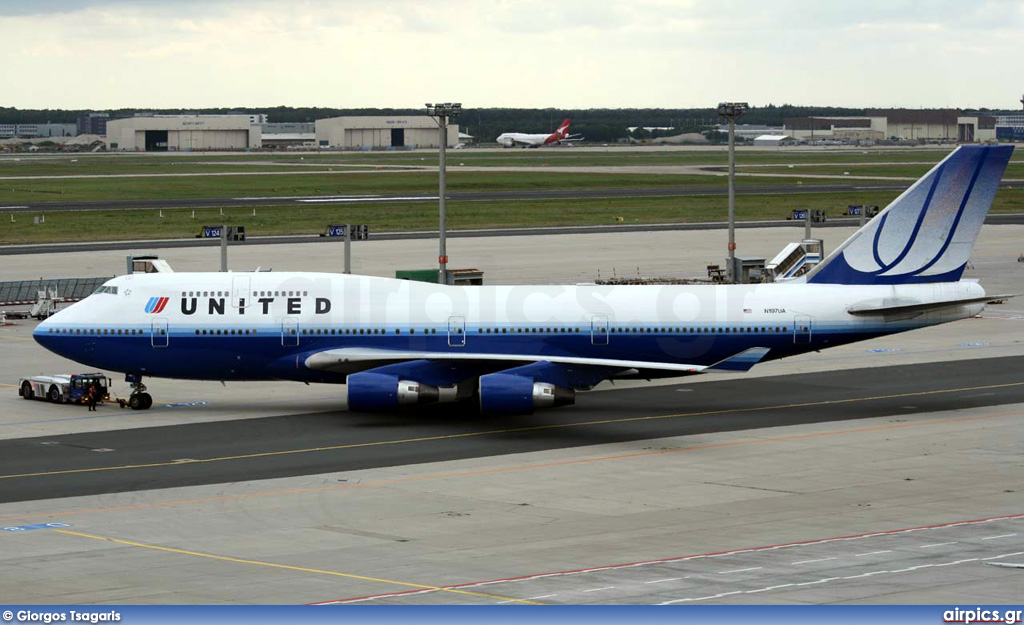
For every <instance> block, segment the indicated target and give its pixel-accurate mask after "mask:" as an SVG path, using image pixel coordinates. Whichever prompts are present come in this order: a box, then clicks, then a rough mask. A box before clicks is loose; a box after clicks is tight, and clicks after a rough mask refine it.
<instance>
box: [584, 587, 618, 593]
mask: <svg viewBox="0 0 1024 625" xmlns="http://www.w3.org/2000/svg"><path fill="white" fill-rule="evenodd" d="M612 588H615V586H604V587H601V588H591V589H590V590H584V591H583V592H601V591H602V590H611V589H612Z"/></svg>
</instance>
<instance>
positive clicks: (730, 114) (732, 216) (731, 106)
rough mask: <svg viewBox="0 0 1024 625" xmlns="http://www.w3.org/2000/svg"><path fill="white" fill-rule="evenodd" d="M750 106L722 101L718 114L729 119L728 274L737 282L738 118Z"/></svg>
mask: <svg viewBox="0 0 1024 625" xmlns="http://www.w3.org/2000/svg"><path fill="white" fill-rule="evenodd" d="M748 108H750V107H749V105H748V104H747V103H746V102H721V103H719V105H718V114H719V115H721V116H722V117H725V118H726V119H728V120H729V258H728V261H727V264H726V276H727V279H728V280H729V282H731V283H734V284H735V282H736V280H737V278H738V276H737V273H738V272H737V271H736V119H737V118H739V117H741V116H742V115H743V114H744V113H746V112H747V109H748Z"/></svg>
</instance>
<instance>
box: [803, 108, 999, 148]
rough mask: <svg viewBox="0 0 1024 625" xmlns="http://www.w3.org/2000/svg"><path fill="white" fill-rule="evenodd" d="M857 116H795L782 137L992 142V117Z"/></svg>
mask: <svg viewBox="0 0 1024 625" xmlns="http://www.w3.org/2000/svg"><path fill="white" fill-rule="evenodd" d="M864 113H865V114H864V115H863V116H859V117H796V118H789V119H786V120H784V127H785V134H786V135H788V136H791V137H797V138H800V139H805V140H807V141H819V140H820V141H828V140H837V141H843V142H862V141H883V140H888V141H923V142H951V143H952V142H959V143H975V142H986V141H995V140H996V118H995V117H993V116H991V115H972V114H965V113H964V112H962V111H958V110H956V109H936V110H916V109H869V110H866V111H864Z"/></svg>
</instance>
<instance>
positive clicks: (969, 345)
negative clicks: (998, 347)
mask: <svg viewBox="0 0 1024 625" xmlns="http://www.w3.org/2000/svg"><path fill="white" fill-rule="evenodd" d="M958 347H988V343H960V345H959V346H958Z"/></svg>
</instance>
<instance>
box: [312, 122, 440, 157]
mask: <svg viewBox="0 0 1024 625" xmlns="http://www.w3.org/2000/svg"><path fill="white" fill-rule="evenodd" d="M438 134H439V133H438V131H437V123H436V122H435V121H434V119H433V118H432V117H430V116H427V115H388V116H365V117H364V116H350V117H329V118H327V119H318V120H316V143H317V146H318V147H321V148H341V149H345V148H349V149H371V150H372V149H382V148H383V149H386V148H437V147H440V145H439V142H438ZM458 142H459V126H458V124H449V125H448V136H447V146H448V147H454V146H455V145H456V144H458Z"/></svg>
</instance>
